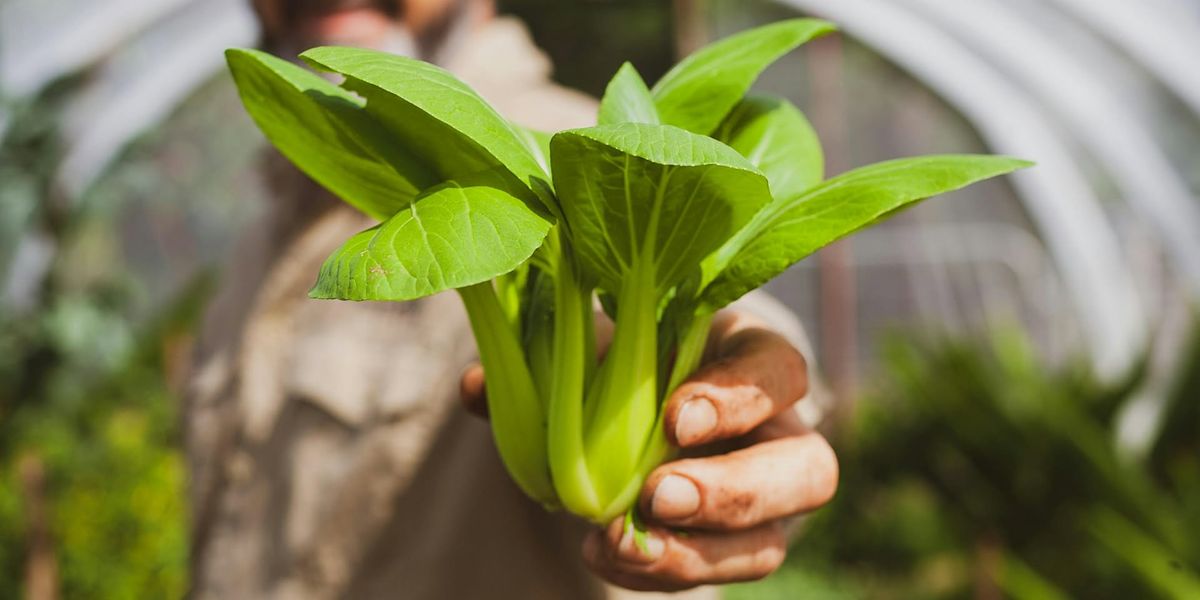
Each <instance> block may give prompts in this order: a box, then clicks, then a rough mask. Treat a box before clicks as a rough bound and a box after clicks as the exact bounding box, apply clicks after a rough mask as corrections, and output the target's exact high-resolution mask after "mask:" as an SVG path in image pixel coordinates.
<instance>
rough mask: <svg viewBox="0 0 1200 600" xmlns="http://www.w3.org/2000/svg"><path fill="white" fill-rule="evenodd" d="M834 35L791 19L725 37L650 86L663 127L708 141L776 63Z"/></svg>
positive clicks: (821, 25) (819, 24)
mask: <svg viewBox="0 0 1200 600" xmlns="http://www.w3.org/2000/svg"><path fill="white" fill-rule="evenodd" d="M832 31H834V27H833V25H831V24H830V23H827V22H825V21H818V20H816V19H793V20H790V21H781V22H779V23H774V24H772V25H767V26H765V27H759V28H757V29H751V30H749V31H744V32H742V33H739V34H737V35H732V36H729V37H727V38H725V39H723V40H721V41H719V42H716V43H714V44H712V45H710V46H708V47H705V48H701V49H700V50H699V51H697V52H696V53H695V54H693V55H691V56H689V57H687V58H685V59H683V61H682V62H680V63H679V64H678V65H675V68H673V69H671V70H670V71H668V72H667V74H666V75H663V78H662V79H660V80H659V81H658V83H656V84H654V89H653V93H654V104H655V106H656V107H658V114H659V118H660V119H662V122H663V123H666V124H668V125H675V126H678V127H682V128H684V129H686V130H688V131H693V132H695V133H700V134H704V135H708V134H709V133H712V131H713V129H716V127H717V125H718V124H720V123H721V121H722V120H723V119H724V118H725V115H727V114H729V111H730V110H731V109H732V108H733V107H734V106H736V105H737V103H738V102H741V100H742V97H743V96H745V95H746V91H747V90H749V89H750V86H751V85H752V84H753V83H754V80H755V79H758V75H759V74H760V73H762V72H763V70H764V69H766V68H767V67H768V66H770V64H771V63H773V62H775V60H776V59H778V58H779V57H781V56H783V55H784V54H787V53H788V52H790V51H792V50H794V49H795V48H796V47H797V46H800V45H801V44H803V43H805V42H807V41H809V40H811V39H813V38H817V37H820V36H822V35H825V34H827V33H830V32H832Z"/></svg>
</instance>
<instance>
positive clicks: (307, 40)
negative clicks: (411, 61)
mask: <svg viewBox="0 0 1200 600" xmlns="http://www.w3.org/2000/svg"><path fill="white" fill-rule="evenodd" d="M490 4H491V2H490V0H255V8H256V9H257V10H258V14H259V18H260V19H261V20H262V24H263V31H264V32H265V34H266V42H267V45H268V46H269V47H270V48H271V50H273V51H275V52H278V53H280V54H284V55H295V54H297V53H299V52H300V51H302V50H304V49H307V48H310V47H312V46H318V45H342V46H361V47H366V48H374V49H377V50H384V51H387V52H392V53H396V54H405V55H409V56H418V55H423V54H428V53H429V52H430V49H431V48H434V47H436V46H437V45H438V44H439V43H440V41H441V38H442V37H443V35H444V34H445V32H446V31H447V30H448V29H450V28H451V26H452V25H454V24H455V21H457V20H460V19H461V18H464V17H465V16H467V15H475V16H478V15H480V14H484V13H487V12H489V11H487V10H469V9H470V8H480V7H481V6H482V7H484V8H486V7H488V6H490Z"/></svg>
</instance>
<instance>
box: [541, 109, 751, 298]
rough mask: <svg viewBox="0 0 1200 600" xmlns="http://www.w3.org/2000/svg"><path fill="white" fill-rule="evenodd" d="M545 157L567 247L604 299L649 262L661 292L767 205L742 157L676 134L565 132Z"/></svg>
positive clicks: (640, 128) (658, 128)
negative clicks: (637, 267)
mask: <svg viewBox="0 0 1200 600" xmlns="http://www.w3.org/2000/svg"><path fill="white" fill-rule="evenodd" d="M550 154H551V158H552V163H553V164H554V184H555V189H557V190H558V193H559V197H560V198H561V200H562V204H563V208H564V216H565V218H566V222H567V226H568V230H569V232H570V236H571V240H572V242H573V243H574V245H575V248H576V249H577V251H578V254H579V256H580V259H581V260H582V262H583V263H584V265H585V267H586V272H588V273H589V275H591V276H592V277H594V278H595V279H596V280H597V281H599V282H600V284H601V285H600V287H602V288H604V289H605V290H607V291H609V292H615V291H616V290H618V289H620V283H621V280H622V278H623V276H624V275H625V274H626V272H627V271H628V270H629V269H630V267H631V266H632V265H633V264H634V263H635V262H638V261H650V264H652V265H653V267H654V270H655V281H656V283H657V287H658V290H659V292H660V293H662V292H665V291H666V290H667V289H668V288H670V287H671V286H672V285H674V284H676V283H677V282H679V281H680V280H682V278H683V277H684V276H686V275H687V274H688V272H689V270H694V269H695V267H696V265H697V264H699V262H700V260H701V259H703V257H704V256H705V255H707V254H709V253H710V252H712V251H713V250H715V249H716V248H717V247H718V246H720V245H721V244H722V243H723V242H725V240H727V239H729V237H730V236H732V235H733V234H734V232H736V231H737V230H738V229H740V228H741V227H742V226H743V225H744V224H745V223H747V222H748V221H749V220H750V218H751V217H752V216H753V215H754V213H755V212H757V211H758V210H759V209H760V208H761V207H762V206H764V205H765V204H766V203H767V202H769V201H770V190H769V188H768V187H767V181H766V179H765V178H764V177H763V176H762V175H761V174H759V173H758V172H757V171H755V170H754V167H752V166H751V165H750V164H749V163H748V162H746V159H744V158H742V156H741V155H739V154H738V153H737V152H734V151H733V149H731V148H729V147H728V146H726V145H724V144H721V143H720V142H717V141H716V140H713V139H711V138H708V137H704V136H699V135H696V134H693V133H688V132H686V131H684V130H682V129H679V128H677V127H670V126H666V125H644V124H635V123H627V124H623V125H600V126H597V127H591V128H587V129H574V130H570V131H564V132H561V133H559V134H557V135H555V136H554V138H553V139H552V140H551V142H550Z"/></svg>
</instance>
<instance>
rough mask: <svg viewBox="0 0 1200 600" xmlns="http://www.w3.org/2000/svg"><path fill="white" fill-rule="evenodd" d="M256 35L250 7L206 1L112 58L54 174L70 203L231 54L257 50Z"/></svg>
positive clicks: (69, 116) (88, 94) (77, 111)
mask: <svg viewBox="0 0 1200 600" xmlns="http://www.w3.org/2000/svg"><path fill="white" fill-rule="evenodd" d="M257 31H258V26H257V21H256V19H255V18H254V15H253V13H251V12H250V8H249V6H247V4H246V3H245V2H244V1H242V0H206V1H205V2H204V3H195V4H191V5H189V6H188V7H187V8H186V9H185V10H182V11H180V12H178V13H175V14H173V15H172V16H171V18H170V19H169V21H168V22H167V23H166V24H165V25H161V24H160V25H159V26H157V27H155V28H154V29H153V30H151V31H149V32H147V33H146V34H145V35H143V36H142V37H141V38H140V39H139V40H137V42H136V43H134V44H131V45H130V46H129V47H127V48H125V49H124V50H123V51H122V52H121V53H120V54H118V55H116V56H114V57H113V59H112V60H110V61H109V62H108V63H106V64H105V65H104V66H103V68H102V72H101V76H100V77H97V78H96V79H95V80H94V83H92V84H90V85H88V86H87V87H86V88H85V89H84V90H83V92H82V93H81V94H80V96H79V97H78V98H77V99H75V100H74V101H73V102H72V103H71V105H70V107H69V108H68V110H67V112H66V115H65V124H64V136H65V137H66V142H67V150H66V154H65V156H64V158H63V161H62V163H61V164H60V165H59V167H58V171H57V172H56V173H55V181H56V183H57V185H59V186H60V188H61V189H62V191H63V192H64V193H65V195H66V197H67V198H68V199H70V200H72V201H78V200H79V199H80V197H81V196H82V194H83V193H84V192H85V191H87V189H88V187H89V186H90V185H91V184H92V182H94V181H95V180H96V178H97V177H98V176H99V175H100V174H101V173H102V172H103V171H104V169H105V168H106V167H107V166H108V165H109V164H110V163H111V162H112V160H113V159H114V158H116V156H117V155H118V154H119V153H120V151H121V150H122V149H123V148H124V147H125V146H126V144H128V143H129V141H130V140H131V139H133V138H134V137H135V136H136V135H138V134H140V133H141V132H143V131H145V130H146V129H149V128H150V127H152V126H154V125H155V124H157V123H159V122H161V121H162V120H163V119H164V118H166V117H167V115H169V114H170V113H171V111H172V110H173V109H174V108H175V107H176V106H178V105H179V104H180V103H181V102H182V101H183V100H184V99H186V98H187V97H188V96H189V95H190V94H191V93H192V92H194V91H195V89H196V88H197V87H199V86H200V85H201V84H202V83H204V82H205V81H208V80H209V79H210V78H212V77H213V75H215V74H217V73H219V72H220V71H221V70H222V69H223V68H224V64H225V59H224V55H223V51H224V50H225V49H226V48H229V47H231V46H246V45H251V44H253V42H254V40H255V38H256V36H257ZM147 55H150V56H153V60H146V58H145V57H146V56H147Z"/></svg>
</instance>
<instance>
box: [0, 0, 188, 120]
mask: <svg viewBox="0 0 1200 600" xmlns="http://www.w3.org/2000/svg"><path fill="white" fill-rule="evenodd" d="M190 2H194V0H108V1H107V2H95V1H94V0H74V1H72V2H70V3H66V2H61V0H60V1H59V2H57V3H56V4H55V5H54V6H53V8H51V7H49V6H47V4H46V3H45V0H24V1H22V0H14V1H11V2H7V3H0V88H4V91H5V93H6V94H8V95H10V96H14V97H22V96H27V95H29V94H33V93H36V92H37V91H38V90H39V89H41V88H42V86H44V85H46V84H47V83H49V82H51V81H53V80H54V79H57V78H59V77H61V76H63V75H65V74H67V73H71V72H74V71H77V70H79V69H82V68H84V67H86V66H88V65H90V64H92V63H93V62H95V61H96V59H97V57H103V56H104V55H106V54H108V53H109V52H111V51H112V50H113V49H114V48H116V47H117V46H119V45H120V44H121V43H122V42H124V41H125V40H126V39H128V38H129V37H131V36H133V35H134V34H136V33H137V32H138V31H141V30H142V29H144V28H145V27H146V26H148V25H150V24H151V23H153V22H155V21H157V20H158V19H160V18H162V17H164V16H165V15H167V14H170V13H171V11H174V10H177V9H179V8H180V7H182V6H184V5H185V4H188V3H190Z"/></svg>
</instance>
